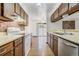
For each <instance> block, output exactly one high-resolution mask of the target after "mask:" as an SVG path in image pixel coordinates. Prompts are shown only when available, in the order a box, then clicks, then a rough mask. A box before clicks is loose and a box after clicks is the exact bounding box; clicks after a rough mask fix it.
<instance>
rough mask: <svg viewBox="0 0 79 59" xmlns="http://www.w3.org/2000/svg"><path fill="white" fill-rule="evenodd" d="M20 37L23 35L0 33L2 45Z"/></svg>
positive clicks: (0, 44)
mask: <svg viewBox="0 0 79 59" xmlns="http://www.w3.org/2000/svg"><path fill="white" fill-rule="evenodd" d="M20 37H23V35H0V46H2V45H4V44H7V43H9V42H11V41H14V40H16V39H18V38H20Z"/></svg>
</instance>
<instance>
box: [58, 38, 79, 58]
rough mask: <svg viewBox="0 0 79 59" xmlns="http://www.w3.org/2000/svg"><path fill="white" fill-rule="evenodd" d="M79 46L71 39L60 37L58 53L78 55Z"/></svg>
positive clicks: (61, 54) (60, 54)
mask: <svg viewBox="0 0 79 59" xmlns="http://www.w3.org/2000/svg"><path fill="white" fill-rule="evenodd" d="M78 50H79V46H78V45H75V44H73V43H71V42H69V41H66V40H64V39H61V38H59V42H58V55H59V56H78V55H79V51H78Z"/></svg>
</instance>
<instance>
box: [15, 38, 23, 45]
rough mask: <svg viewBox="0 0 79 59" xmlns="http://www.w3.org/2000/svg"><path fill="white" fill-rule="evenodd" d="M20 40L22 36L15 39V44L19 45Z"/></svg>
mask: <svg viewBox="0 0 79 59" xmlns="http://www.w3.org/2000/svg"><path fill="white" fill-rule="evenodd" d="M21 42H22V38H19V39H16V40H15V46H17V45H19V44H20V43H21Z"/></svg>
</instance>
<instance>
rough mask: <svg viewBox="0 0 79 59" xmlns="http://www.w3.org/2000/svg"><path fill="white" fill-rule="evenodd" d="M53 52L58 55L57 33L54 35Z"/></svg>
mask: <svg viewBox="0 0 79 59" xmlns="http://www.w3.org/2000/svg"><path fill="white" fill-rule="evenodd" d="M53 52H54V54H55V55H56V56H58V37H57V36H56V35H53Z"/></svg>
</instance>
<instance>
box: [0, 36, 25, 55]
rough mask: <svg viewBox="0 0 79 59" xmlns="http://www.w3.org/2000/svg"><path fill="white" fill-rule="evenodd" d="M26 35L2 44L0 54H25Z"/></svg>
mask: <svg viewBox="0 0 79 59" xmlns="http://www.w3.org/2000/svg"><path fill="white" fill-rule="evenodd" d="M24 52H25V51H24V37H21V38H18V39H16V40H14V41H12V42H10V43H7V44H5V45H3V46H0V56H24V55H25V53H24Z"/></svg>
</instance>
